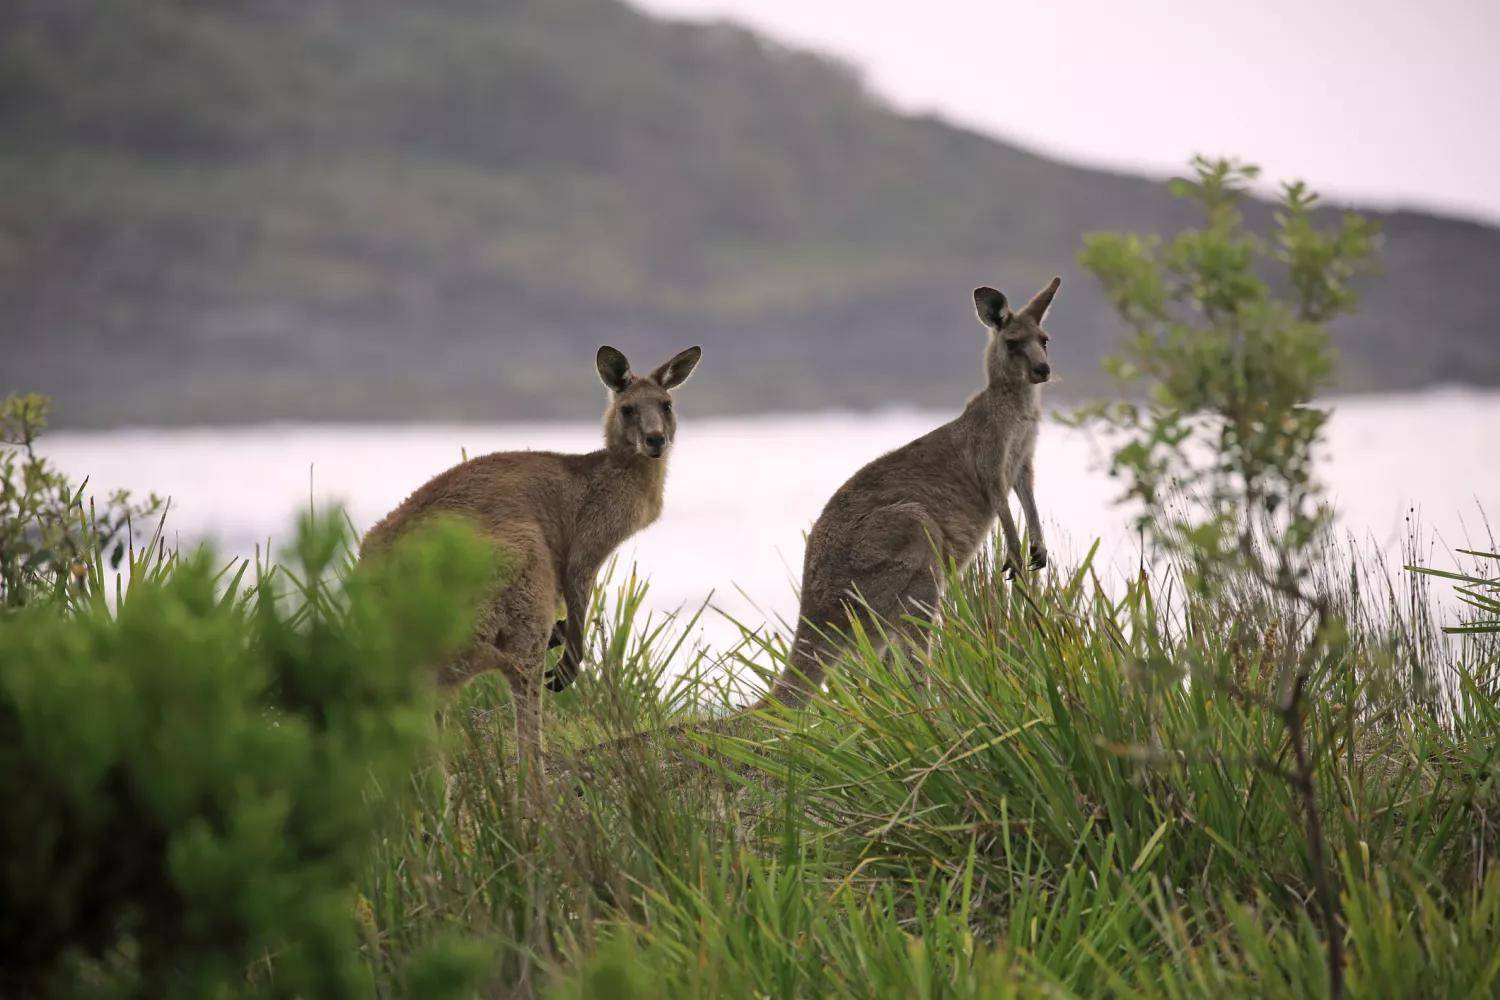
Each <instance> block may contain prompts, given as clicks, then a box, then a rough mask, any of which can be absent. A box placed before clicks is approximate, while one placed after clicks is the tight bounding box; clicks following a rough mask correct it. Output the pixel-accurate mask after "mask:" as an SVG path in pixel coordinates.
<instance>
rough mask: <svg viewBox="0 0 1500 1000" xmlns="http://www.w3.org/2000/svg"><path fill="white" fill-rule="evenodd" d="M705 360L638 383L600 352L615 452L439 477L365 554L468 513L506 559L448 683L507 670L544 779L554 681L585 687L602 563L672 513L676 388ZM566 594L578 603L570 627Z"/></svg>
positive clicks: (667, 367) (480, 462)
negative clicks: (547, 709) (556, 656)
mask: <svg viewBox="0 0 1500 1000" xmlns="http://www.w3.org/2000/svg"><path fill="white" fill-rule="evenodd" d="M701 354H702V352H701V351H700V350H699V349H698V348H697V347H690V348H688V349H687V350H685V351H683V352H682V353H681V354H678V355H677V356H676V357H674V358H673V359H672V360H670V361H668V362H667V363H666V364H664V365H662V366H661V367H660V368H658V369H656V370H655V371H653V372H652V373H651V374H649V375H645V376H636V375H633V374H632V373H631V371H630V363H629V362H628V361H626V359H625V355H623V354H621V353H620V352H619V351H617V350H615V349H614V348H613V347H601V348H599V354H598V357H597V359H596V365H597V367H598V370H599V377H600V378H601V379H602V380H603V381H604V384H605V386H606V387H607V388H608V389H609V404H608V408H607V409H606V411H605V414H604V447H603V449H601V450H599V451H595V452H590V453H589V454H587V455H560V454H556V453H554V452H541V451H535V452H534V451H510V452H498V453H496V454H493V455H485V456H483V457H480V458H475V459H471V460H470V461H467V462H464V463H463V464H461V465H456V466H454V467H453V468H451V469H449V470H448V471H447V472H444V473H443V474H442V475H439V476H437V477H436V478H434V479H432V480H430V481H429V482H427V483H426V484H425V485H424V486H422V487H421V488H420V489H418V490H417V491H416V492H415V493H413V494H412V495H411V496H409V497H407V498H406V500H405V502H403V503H402V504H401V506H399V507H397V508H396V509H395V510H393V511H391V513H389V514H387V515H386V516H385V518H383V519H382V520H381V521H380V523H378V524H376V525H375V526H374V527H373V528H371V529H370V531H369V533H368V534H366V535H365V539H364V544H363V547H362V549H361V555H362V556H367V555H370V554H371V553H373V552H378V551H381V550H383V549H385V548H387V547H388V546H389V545H390V544H391V543H392V542H393V541H394V540H395V539H396V538H398V537H399V536H400V535H402V534H403V533H404V532H406V531H408V530H409V529H411V528H412V527H413V526H414V525H415V524H417V523H418V522H420V521H421V520H422V519H423V518H426V517H429V516H433V515H449V516H458V517H461V518H464V519H467V520H468V521H470V522H472V523H473V524H474V525H475V526H476V527H477V528H478V529H479V530H480V531H481V532H483V533H484V534H485V535H487V536H488V537H489V538H491V539H492V540H493V541H494V542H495V543H496V544H497V545H498V546H499V547H500V548H501V549H502V550H503V551H504V552H505V553H506V555H507V557H508V558H509V560H510V571H509V574H508V576H507V578H506V582H505V586H504V588H503V589H502V590H500V591H499V592H497V593H495V594H493V595H491V596H490V597H489V598H488V599H487V600H486V601H485V602H484V603H483V604H482V605H481V607H480V608H479V612H478V617H477V620H476V623H475V628H474V640H473V643H472V644H471V645H470V646H469V647H468V648H466V649H464V650H463V651H462V652H461V653H459V654H458V655H457V656H456V657H455V658H454V659H453V660H452V661H451V662H449V663H447V664H446V665H444V667H443V668H442V671H441V674H440V684H441V686H443V687H445V688H453V687H457V686H458V685H461V684H463V683H464V682H465V681H468V680H469V679H470V678H472V677H474V676H475V675H477V674H480V673H483V672H484V671H487V670H499V671H501V672H502V673H503V674H504V675H505V679H506V680H507V681H508V682H509V683H510V688H511V696H512V699H511V700H512V702H513V703H514V706H515V724H516V730H515V731H516V747H517V751H518V753H519V754H520V757H521V760H522V764H523V766H525V767H527V768H528V770H529V772H530V773H531V775H532V776H533V777H536V776H539V775H540V763H541V715H542V703H541V688H542V685H543V683H544V682H545V684H546V686H547V687H549V688H551V689H552V690H554V691H561V690H562V689H563V688H566V687H567V686H568V685H569V684H571V683H572V682H573V679H574V677H576V676H577V673H578V667H579V663H580V661H581V659H582V657H583V640H584V633H583V628H584V618H585V616H586V615H587V614H588V610H589V601H590V599H591V598H592V596H593V591H594V577H595V575H596V574H597V573H598V571H599V567H600V565H601V564H602V563H603V562H604V560H605V559H606V558H608V557H609V555H610V553H611V552H613V551H614V550H615V548H616V546H618V545H619V544H620V543H621V542H623V541H624V540H625V539H627V538H629V537H630V536H631V535H633V534H635V533H636V532H637V531H640V530H641V529H642V528H644V527H646V526H647V525H648V524H650V523H651V522H653V521H655V520H656V519H657V517H658V516H659V515H660V514H661V507H662V488H663V485H664V484H665V482H666V474H667V454H668V452H669V451H670V449H671V446H672V441H673V438H674V437H675V435H676V432H677V417H676V415H675V414H674V413H673V410H672V396H671V390H673V389H675V388H677V386H679V385H681V384H682V383H683V382H684V381H685V380H686V379H687V377H688V376H689V375H690V374H692V371H693V368H694V366H696V365H697V364H698V359H699V357H700V356H701ZM559 598H561V601H562V603H564V604H566V606H567V620H566V622H565V623H561V624H560V623H558V622H557V621H556V619H557V608H558V604H559ZM559 632H560V635H559V636H558V637H559V638H560V639H561V645H562V646H563V654H562V658H561V660H560V661H559V662H558V665H557V668H556V671H555V672H554V673H552V674H550V675H548V676H546V677H545V678H544V675H543V671H544V665H545V658H546V652H547V648H548V645H549V638H551V637H553V636H554V635H557V633H559ZM557 644H558V643H557V642H555V641H554V642H553V643H552V645H557Z"/></svg>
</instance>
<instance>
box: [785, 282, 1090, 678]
mask: <svg viewBox="0 0 1500 1000" xmlns="http://www.w3.org/2000/svg"><path fill="white" fill-rule="evenodd" d="M1061 283H1062V279H1061V278H1053V279H1052V281H1051V283H1049V284H1048V285H1047V287H1046V288H1044V289H1042V290H1041V291H1040V292H1038V293H1037V294H1036V296H1035V297H1034V298H1033V299H1032V300H1031V301H1030V302H1028V303H1027V304H1026V305H1025V307H1023V308H1022V309H1021V310H1020V311H1018V312H1012V311H1011V310H1010V308H1009V306H1008V305H1007V304H1006V301H1005V296H1004V295H1002V294H1000V293H999V292H997V291H996V290H995V289H993V288H987V287H986V288H976V289H975V290H974V306H975V308H976V309H977V311H978V313H979V319H980V321H981V322H983V323H984V325H985V326H986V327H988V328H989V342H988V344H987V345H986V347H985V349H984V370H985V377H986V380H987V384H986V386H985V388H984V389H983V391H981V392H979V393H978V394H977V395H975V396H974V397H973V398H972V399H970V400H969V404H968V406H967V407H965V409H964V412H963V413H962V415H960V416H959V417H958V418H957V419H955V420H952V421H950V422H949V423H946V424H944V425H943V426H941V427H939V428H937V429H936V430H934V431H932V432H931V433H929V434H926V435H923V436H922V437H920V438H917V439H916V440H915V441H912V442H911V443H910V444H907V445H905V446H904V447H901V448H898V449H896V450H895V451H893V452H890V453H889V454H887V455H884V456H882V457H880V458H877V459H876V460H875V461H873V462H871V463H870V464H869V465H866V466H865V467H864V468H863V469H860V470H859V471H858V472H856V473H855V474H854V476H853V478H851V479H850V480H849V481H848V482H846V483H845V484H844V485H843V486H841V487H840V488H839V490H838V492H836V493H835V494H834V495H833V497H832V499H830V500H829V501H828V505H827V506H826V507H824V508H823V513H822V514H820V515H819V516H818V520H817V522H816V523H815V524H814V525H813V529H812V532H811V533H810V534H809V535H808V539H807V555H806V558H805V561H804V562H803V568H802V607H801V609H800V610H799V612H798V622H797V632H796V635H795V636H794V637H793V640H792V648H791V652H790V657H789V660H788V664H787V667H786V669H785V670H783V671H782V673H781V676H780V677H778V678H777V679H776V682H775V684H774V685H772V687H771V691H770V693H769V694H768V695H767V696H766V698H765V699H763V700H762V702H761V703H760V704H762V705H764V704H766V703H767V702H769V701H771V700H775V701H778V702H781V703H783V704H786V705H791V706H794V707H795V706H799V705H801V704H803V703H805V702H806V701H807V700H808V699H809V698H810V697H812V695H813V693H814V692H815V691H817V690H818V688H819V686H820V685H821V684H822V681H823V675H824V671H825V670H827V668H828V664H829V661H830V660H831V659H832V657H833V655H834V654H835V653H836V651H837V638H838V633H839V632H841V631H844V630H847V628H848V626H849V623H850V620H851V618H855V617H857V618H859V619H861V620H863V621H865V622H867V623H868V622H870V621H871V619H879V620H881V621H883V622H884V623H885V624H886V625H887V626H894V627H896V628H897V629H900V630H903V631H906V632H907V633H908V634H911V633H912V632H914V631H916V630H918V626H917V625H916V624H914V623H913V619H915V620H916V621H917V622H920V621H923V620H928V621H930V620H931V616H932V615H934V614H935V613H936V610H937V607H938V604H939V602H940V601H941V599H942V596H943V595H942V590H943V584H944V580H945V572H944V570H945V566H946V564H947V563H948V562H949V561H952V562H954V563H957V564H959V565H965V564H967V563H968V562H969V561H970V560H971V559H973V558H974V556H975V554H976V553H977V552H978V551H979V547H980V545H981V544H983V542H984V540H985V538H986V537H988V536H989V533H990V531H991V529H992V528H993V525H994V523H995V519H996V518H997V517H998V518H999V519H1000V527H1001V529H1002V530H1003V532H1004V534H1005V568H1006V571H1007V573H1008V574H1009V575H1012V576H1013V575H1014V574H1015V573H1016V572H1018V571H1019V570H1020V568H1021V565H1022V562H1021V540H1020V537H1019V536H1018V535H1017V533H1016V523H1015V519H1014V518H1013V517H1012V516H1011V512H1010V503H1009V501H1010V493H1011V491H1012V490H1014V491H1015V493H1016V494H1017V495H1018V496H1019V497H1020V500H1021V509H1022V511H1023V512H1024V514H1025V516H1026V532H1027V534H1028V535H1029V536H1030V539H1031V566H1032V568H1033V569H1041V568H1042V567H1043V566H1045V565H1046V564H1047V549H1046V546H1045V545H1044V543H1043V541H1042V525H1041V521H1040V519H1039V518H1038V516H1037V509H1036V497H1035V495H1034V493H1033V492H1032V486H1033V483H1034V481H1035V471H1034V469H1033V463H1032V456H1033V454H1034V452H1035V451H1036V436H1037V425H1038V422H1039V419H1040V415H1041V405H1040V390H1039V388H1038V387H1039V386H1040V385H1041V383H1043V382H1046V381H1047V380H1048V379H1049V378H1050V377H1051V375H1052V366H1051V365H1050V364H1049V363H1048V361H1047V333H1046V331H1044V330H1043V329H1042V325H1041V324H1042V318H1043V317H1044V316H1045V315H1046V313H1047V307H1048V306H1050V305H1051V304H1052V297H1053V295H1055V294H1056V293H1057V288H1058V286H1059V285H1060V284H1061ZM876 634H877V633H875V632H872V638H873V637H875V636H876Z"/></svg>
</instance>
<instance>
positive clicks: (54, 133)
mask: <svg viewBox="0 0 1500 1000" xmlns="http://www.w3.org/2000/svg"><path fill="white" fill-rule="evenodd" d="M999 89H1000V87H999V85H998V84H997V90H999ZM1142 113H1143V114H1166V113H1170V109H1164V108H1163V109H1157V108H1143V109H1142ZM1397 124H1399V123H1397ZM1128 127H1129V123H1128V122H1122V123H1121V128H1128ZM1207 152H1217V151H1213V150H1210V151H1207ZM1231 152H1232V151H1231ZM1190 219H1191V215H1190V213H1188V212H1187V211H1186V210H1185V208H1184V206H1182V205H1181V204H1179V203H1177V202H1176V201H1175V200H1174V199H1172V198H1170V197H1169V196H1168V195H1167V193H1166V191H1165V188H1164V186H1163V185H1160V184H1157V183H1153V182H1148V181H1146V180H1142V179H1138V178H1131V177H1126V176H1118V175H1112V174H1108V173H1103V172H1099V171H1095V170H1084V169H1079V168H1076V167H1071V166H1068V165H1065V164H1061V163H1057V162H1053V161H1050V160H1047V159H1044V158H1041V157H1038V156H1034V155H1032V154H1030V153H1027V152H1024V151H1022V150H1019V149H1016V148H1014V147H1011V146H1007V145H1005V144H1003V143H998V142H994V141H991V140H989V139H986V138H984V137H981V136H979V135H976V134H973V133H971V132H966V131H964V130H962V129H958V128H954V127H952V126H950V125H947V124H944V123H943V122H941V121H937V120H933V119H929V118H912V117H903V116H901V115H897V114H895V113H893V112H892V111H890V110H889V109H888V108H886V107H884V106H883V105H882V104H881V103H880V102H879V101H878V100H876V99H874V98H872V97H871V96H870V95H869V94H868V93H867V92H866V91H865V90H864V89H863V88H862V86H861V84H860V81H859V80H858V78H857V77H856V75H855V74H854V73H852V72H851V71H850V70H848V69H847V68H845V67H843V66H840V65H838V64H835V63H832V62H830V61H828V60H826V59H823V58H820V57H817V56H813V55H809V54H806V53H803V52H797V51H791V50H788V49H785V48H782V47H780V46H777V45H775V44H773V43H770V42H768V41H766V40H764V39H761V38H759V37H757V36H755V35H753V34H751V33H749V32H747V31H744V30H740V29H738V28H734V27H729V26H723V25H708V26H704V25H687V24H680V23H668V22H663V21H659V20H654V19H652V18H649V17H647V16H645V15H643V14H641V13H639V12H637V11H635V10H634V9H632V8H629V7H627V6H624V5H622V4H620V3H617V2H614V0H426V2H423V3H420V4H417V3H410V2H407V0H211V2H210V0H6V2H5V3H4V4H0V357H3V361H0V393H3V392H5V391H8V390H12V389H28V390H38V391H44V392H48V393H51V394H53V395H55V396H56V397H58V400H59V404H60V415H61V417H62V418H63V419H64V421H65V422H67V423H70V424H73V425H107V424H117V423H126V422H148V423H178V422H211V421H243V420H269V419H337V420H363V419H415V418H467V419H500V418H542V417H574V418H580V417H589V416H591V415H592V414H593V413H594V411H595V410H596V409H597V408H598V405H599V402H600V400H599V396H598V395H597V393H598V392H599V389H598V385H597V382H596V381H595V380H594V376H593V373H592V356H593V350H594V348H595V346H597V344H599V343H601V342H606V341H607V342H610V343H613V344H616V345H617V346H619V347H621V348H622V349H624V350H625V351H626V353H627V354H629V355H630V356H631V357H632V358H633V359H634V360H635V361H636V362H637V367H639V368H645V367H647V366H648V365H651V364H654V363H656V362H658V361H660V360H663V359H664V358H665V357H666V356H668V355H669V354H670V353H671V352H672V351H675V350H677V349H678V348H680V347H683V346H686V345H687V344H690V343H701V344H702V345H703V346H704V349H705V354H706V358H705V364H704V366H703V368H702V369H701V370H700V372H701V374H700V375H699V377H698V379H697V380H695V384H694V386H691V387H689V390H688V395H689V397H690V398H689V400H688V405H689V406H690V408H691V410H692V411H693V412H703V411H705V410H721V411H757V410H763V409H771V408H781V409H785V408H797V409H807V408H822V407H830V406H849V405H853V406H870V405H879V404H887V403H916V404H938V405H947V406H950V407H951V406H953V405H956V404H957V403H958V402H959V401H960V400H961V398H962V396H963V394H964V393H965V392H966V391H968V390H970V389H972V388H974V387H975V386H977V384H978V378H977V372H976V370H975V365H976V359H977V353H978V349H979V346H980V343H981V331H980V329H979V327H978V326H977V324H976V323H975V321H974V319H973V314H972V309H971V304H970V300H969V290H970V289H971V288H972V287H973V286H974V285H975V284H979V283H988V284H996V285H998V286H999V287H1001V288H1003V289H1004V290H1006V291H1007V292H1008V293H1009V294H1011V295H1012V297H1024V296H1026V295H1029V294H1030V293H1031V292H1032V291H1033V290H1034V289H1035V288H1036V287H1038V286H1040V285H1041V284H1042V283H1043V282H1044V281H1045V280H1046V279H1047V278H1048V277H1049V276H1050V275H1052V274H1053V273H1055V272H1060V273H1062V274H1063V275H1064V276H1065V278H1064V286H1063V291H1062V293H1061V295H1060V296H1059V299H1058V304H1057V306H1056V308H1055V309H1054V313H1053V320H1052V322H1051V324H1050V325H1051V327H1052V331H1053V335H1054V344H1055V355H1056V361H1057V365H1056V367H1057V368H1058V370H1059V372H1060V374H1061V376H1062V378H1063V379H1064V383H1063V386H1061V387H1060V388H1063V389H1065V390H1069V391H1071V392H1073V393H1081V392H1086V391H1089V390H1091V389H1094V388H1097V387H1098V386H1099V385H1100V382H1099V377H1098V375H1097V374H1096V373H1097V371H1098V364H1097V359H1098V357H1099V356H1100V355H1101V354H1102V353H1104V352H1105V351H1106V350H1107V349H1108V348H1109V345H1110V344H1111V343H1112V342H1113V341H1114V339H1115V338H1116V337H1118V336H1119V330H1118V327H1117V326H1116V324H1115V323H1114V322H1113V321H1112V319H1111V317H1110V315H1109V313H1108V309H1107V305H1106V303H1105V301H1104V299H1103V297H1102V295H1100V293H1099V292H1098V290H1097V289H1096V288H1095V287H1094V285H1093V282H1092V281H1091V280H1089V279H1087V278H1085V277H1083V276H1082V275H1080V274H1079V273H1078V272H1077V271H1076V269H1075V268H1074V267H1073V265H1072V257H1073V254H1074V252H1075V251H1076V249H1077V248H1078V246H1079V241H1080V237H1081V236H1082V234H1083V233H1084V232H1086V231H1088V230H1091V229H1104V228H1134V229H1151V230H1159V231H1170V230H1171V229H1173V228H1175V227H1177V226H1179V225H1181V224H1183V223H1185V222H1187V221H1190ZM1383 220H1384V224H1385V228H1386V234H1387V251H1386V273H1385V274H1384V275H1383V276H1381V277H1379V278H1376V279H1372V280H1370V281H1368V282H1366V284H1365V292H1366V298H1365V308H1364V310H1363V312H1362V314H1361V316H1360V317H1359V318H1358V320H1357V321H1354V322H1351V323H1350V324H1349V325H1348V326H1347V328H1345V329H1342V330H1340V331H1339V332H1338V337H1339V343H1340V346H1341V348H1342V350H1343V352H1344V368H1343V376H1342V377H1343V380H1344V387H1345V388H1349V389H1365V388H1391V387H1406V386H1415V385H1421V384H1425V383H1428V382H1433V381H1471V382H1484V383H1496V382H1500V351H1497V350H1496V349H1495V346H1494V341H1493V334H1492V333H1491V332H1490V329H1489V326H1490V324H1492V323H1493V321H1494V317H1496V316H1497V315H1500V281H1497V280H1496V278H1497V276H1500V274H1497V272H1500V231H1497V230H1495V229H1492V228H1487V227H1484V226H1481V225H1478V224H1473V223H1468V222H1462V221H1457V220H1451V219H1442V218H1435V217H1431V216H1425V215H1420V214H1412V213H1398V214H1390V215H1385V216H1383Z"/></svg>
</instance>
